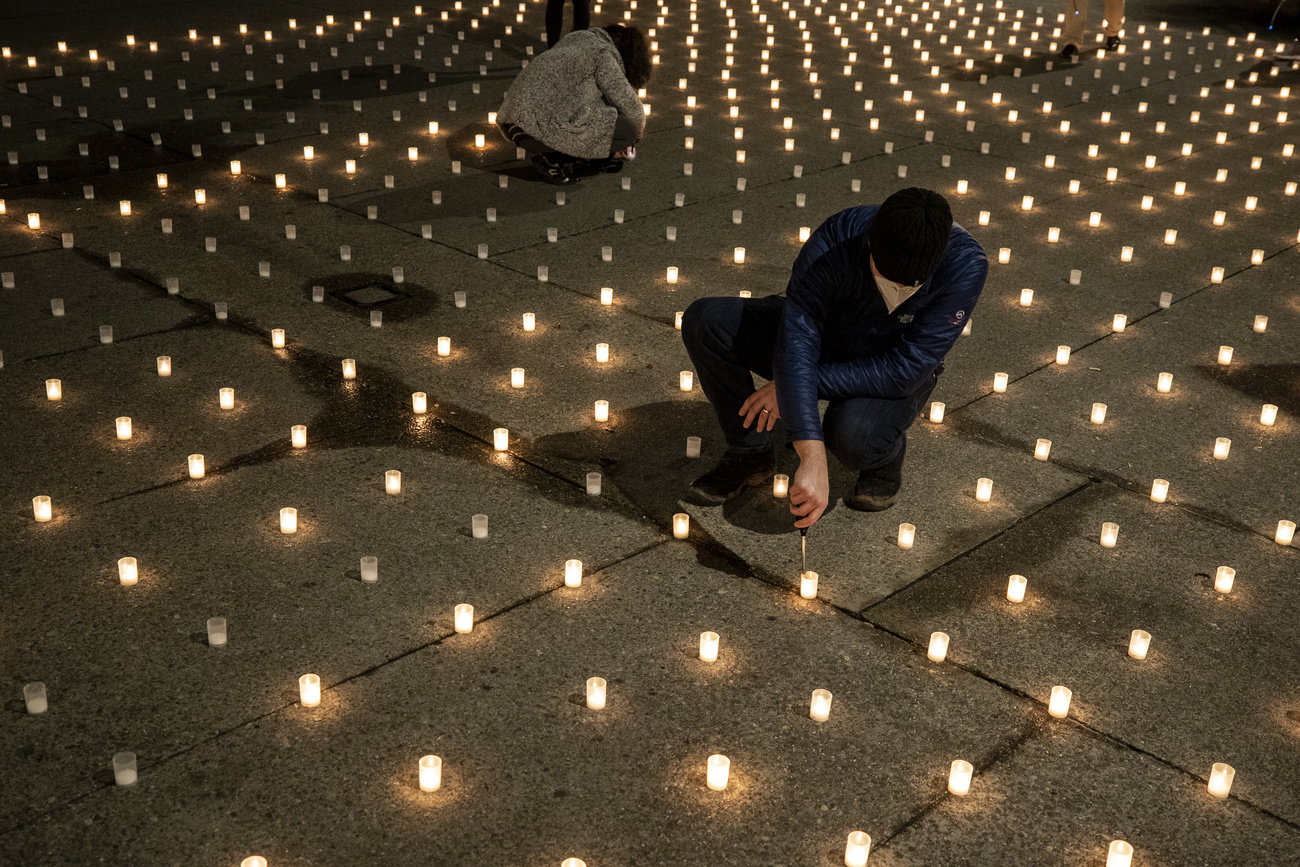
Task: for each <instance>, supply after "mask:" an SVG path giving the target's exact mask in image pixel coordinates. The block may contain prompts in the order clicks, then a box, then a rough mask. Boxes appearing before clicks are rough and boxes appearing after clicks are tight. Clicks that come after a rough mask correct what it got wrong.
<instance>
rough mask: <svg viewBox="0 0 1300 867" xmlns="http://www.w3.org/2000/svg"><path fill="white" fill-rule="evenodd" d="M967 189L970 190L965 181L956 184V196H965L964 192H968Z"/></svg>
mask: <svg viewBox="0 0 1300 867" xmlns="http://www.w3.org/2000/svg"><path fill="white" fill-rule="evenodd" d="M968 189H970V186H969V184H968V183H967V182H966V181H964V180H960V181H958V182H957V194H958V195H960V196H964V195H966V190H968Z"/></svg>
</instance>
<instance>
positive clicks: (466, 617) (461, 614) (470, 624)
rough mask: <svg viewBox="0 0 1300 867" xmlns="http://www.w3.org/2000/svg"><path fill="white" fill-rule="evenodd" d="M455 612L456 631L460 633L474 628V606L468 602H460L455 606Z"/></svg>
mask: <svg viewBox="0 0 1300 867" xmlns="http://www.w3.org/2000/svg"><path fill="white" fill-rule="evenodd" d="M455 613H456V631H457V632H459V633H461V634H462V635H463V634H464V633H466V632H469V631H471V630H473V628H474V606H473V605H470V604H469V603H468V602H462V603H460V604H459V605H457V606H456V608H455Z"/></svg>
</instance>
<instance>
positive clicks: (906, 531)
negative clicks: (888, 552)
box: [898, 524, 916, 550]
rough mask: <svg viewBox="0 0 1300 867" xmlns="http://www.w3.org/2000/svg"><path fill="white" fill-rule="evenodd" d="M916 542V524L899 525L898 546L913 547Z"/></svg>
mask: <svg viewBox="0 0 1300 867" xmlns="http://www.w3.org/2000/svg"><path fill="white" fill-rule="evenodd" d="M915 543H916V526H915V525H913V524H899V525H898V547H900V548H903V549H905V550H906V549H908V548H911V547H912V545H914V544H915Z"/></svg>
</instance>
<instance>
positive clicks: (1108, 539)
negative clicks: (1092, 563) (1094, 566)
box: [1101, 521, 1119, 548]
mask: <svg viewBox="0 0 1300 867" xmlns="http://www.w3.org/2000/svg"><path fill="white" fill-rule="evenodd" d="M1118 541H1119V524H1114V523H1111V522H1110V521H1107V522H1106V523H1104V524H1102V525H1101V546H1102V547H1103V548H1114V547H1115V543H1116V542H1118Z"/></svg>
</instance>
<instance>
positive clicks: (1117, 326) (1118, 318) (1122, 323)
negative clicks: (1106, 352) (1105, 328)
mask: <svg viewBox="0 0 1300 867" xmlns="http://www.w3.org/2000/svg"><path fill="white" fill-rule="evenodd" d="M1127 326H1128V316H1126V315H1124V314H1123V313H1116V314H1115V318H1114V319H1112V320H1111V322H1110V329H1111V331H1123V330H1124V329H1125V328H1126V327H1127Z"/></svg>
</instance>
